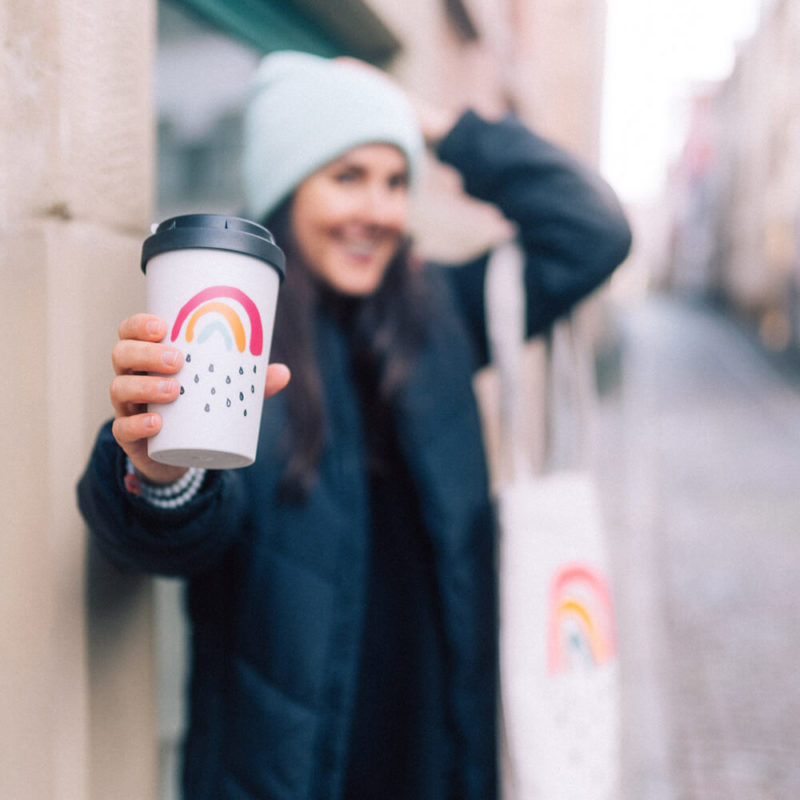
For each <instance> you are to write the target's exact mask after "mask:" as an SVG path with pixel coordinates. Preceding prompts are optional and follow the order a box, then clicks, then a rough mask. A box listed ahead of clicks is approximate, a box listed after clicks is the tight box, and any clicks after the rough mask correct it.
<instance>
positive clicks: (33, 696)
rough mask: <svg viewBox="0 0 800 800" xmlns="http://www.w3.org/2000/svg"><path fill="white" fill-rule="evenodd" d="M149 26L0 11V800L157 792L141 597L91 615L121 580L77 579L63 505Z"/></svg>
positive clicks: (101, 327) (142, 133)
mask: <svg viewBox="0 0 800 800" xmlns="http://www.w3.org/2000/svg"><path fill="white" fill-rule="evenodd" d="M152 23H153V8H152V5H151V4H150V3H148V2H144V3H123V2H121V1H120V0H102V1H101V0H81V2H74V0H30V1H29V2H25V3H22V2H14V3H3V4H2V5H1V6H0V30H2V31H3V33H4V38H3V53H2V58H0V98H2V101H0V102H2V110H3V113H2V116H0V120H1V121H0V142H1V143H2V144H1V145H0V175H1V176H2V186H0V275H1V276H2V277H1V278H0V280H1V281H2V288H0V298H2V299H0V302H2V305H3V318H4V321H5V326H6V330H7V331H8V333H9V337H8V343H9V345H10V355H11V357H10V359H9V360H8V362H7V367H8V370H7V373H6V380H5V385H6V387H7V388H6V391H5V392H4V393H3V399H2V418H3V419H4V421H5V422H4V425H3V433H2V453H3V454H4V457H5V463H4V465H3V475H2V481H0V487H2V488H0V492H2V495H1V496H0V508H2V509H3V524H2V535H0V693H1V694H2V697H3V701H2V704H0V797H8V798H25V800H39V799H40V798H41V799H42V800H45V798H46V800H60V799H61V798H63V799H64V800H76V799H78V798H89V797H92V798H108V797H115V798H127V797H130V798H137V800H139V799H140V798H143V797H147V796H152V794H153V792H152V791H151V789H152V787H153V782H154V775H155V769H154V768H155V763H154V761H155V758H154V753H155V748H154V744H153V717H154V714H153V711H154V710H153V707H152V704H150V706H149V707H148V702H147V698H148V697H149V696H150V693H149V692H144V693H141V694H139V695H138V696H137V695H135V694H132V693H129V692H126V691H123V687H126V686H128V687H129V686H131V685H134V686H135V685H136V684H144V685H145V687H147V686H148V685H150V686H151V685H152V678H151V674H152V670H151V667H150V663H151V659H150V654H149V651H148V645H147V643H148V640H149V631H148V628H149V618H148V607H149V590H148V587H147V586H146V585H144V584H135V583H131V581H130V579H128V580H127V581H125V582H124V585H125V587H126V591H125V592H123V593H120V592H117V591H116V588H115V589H114V591H113V592H112V593H111V594H113V595H114V596H115V598H116V599H115V601H114V603H113V604H112V603H110V602H101V603H98V602H97V601H98V598H99V597H100V595H99V592H100V591H101V587H102V586H103V585H104V586H106V587H108V586H113V585H116V584H122V583H123V582H122V580H121V578H120V577H119V576H117V575H115V574H113V573H111V572H109V571H108V570H104V571H102V572H100V571H97V570H90V568H89V559H88V555H87V547H86V540H85V533H84V528H83V525H82V522H81V520H80V517H79V514H78V511H77V508H76V504H75V484H76V482H77V479H78V476H79V475H80V472H81V470H82V469H83V466H84V463H85V459H86V456H87V454H88V452H89V449H90V446H91V441H92V439H93V437H94V435H95V433H96V431H97V428H98V427H99V425H100V423H101V421H102V420H103V419H104V418H106V417H108V416H109V415H110V413H111V409H110V406H109V404H108V400H107V392H106V391H105V390H104V389H101V388H99V387H103V386H107V385H108V381H109V380H110V377H111V366H110V358H109V352H110V348H111V345H112V343H113V337H114V332H115V331H116V326H117V324H118V321H119V319H121V318H122V316H123V315H124V310H125V309H128V308H129V307H130V301H131V297H135V296H136V294H137V293H139V292H141V289H142V281H141V278H140V275H139V274H138V268H137V259H138V249H139V246H140V242H141V238H142V235H143V232H144V231H145V230H146V227H147V224H148V223H149V218H150V208H151V193H152V192H151V183H152V181H151V173H152V166H153V147H152V130H151V128H152V125H151V110H150V107H151V103H150V69H151V59H152V54H153V46H154V39H153V34H152V27H153V25H152ZM109 596H110V595H109ZM87 597H88V598H91V600H92V601H93V602H91V603H87ZM106 599H108V597H107V598H106ZM115 731H116V732H124V736H123V737H122V738H120V737H118V736H114V733H115ZM123 748H124V751H123Z"/></svg>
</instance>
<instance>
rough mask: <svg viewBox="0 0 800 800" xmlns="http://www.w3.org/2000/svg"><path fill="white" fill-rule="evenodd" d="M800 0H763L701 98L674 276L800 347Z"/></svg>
mask: <svg viewBox="0 0 800 800" xmlns="http://www.w3.org/2000/svg"><path fill="white" fill-rule="evenodd" d="M798 69H800V5H798V3H796V2H793V0H771V2H768V3H765V4H764V9H763V12H762V16H761V23H760V25H759V27H758V30H757V31H756V32H755V34H754V35H753V36H752V37H751V38H750V39H748V41H746V42H744V43H743V44H742V45H741V47H740V50H739V53H738V56H737V59H736V64H735V66H734V69H733V72H732V74H731V75H730V77H729V78H727V79H726V80H725V81H723V82H722V83H720V84H719V85H717V86H713V87H706V88H705V89H704V90H703V92H702V93H701V94H699V95H698V97H697V99H696V101H695V107H694V115H693V118H692V119H693V124H692V126H691V128H690V132H689V137H688V139H687V143H686V147H685V149H684V153H683V158H682V159H681V160H680V162H679V163H678V164H677V165H676V170H675V175H674V180H673V183H672V187H671V189H672V192H673V198H674V203H673V206H674V208H675V209H676V210H678V211H679V213H676V214H675V216H674V226H673V238H672V245H673V249H672V253H671V263H670V272H669V279H670V281H671V282H672V283H673V285H677V286H679V287H682V288H686V287H690V288H691V289H692V290H694V291H701V292H704V293H708V294H711V295H712V296H714V297H717V298H719V299H721V300H722V301H724V302H725V303H726V304H727V305H729V306H730V307H731V308H733V309H735V310H736V312H737V313H739V314H740V315H741V316H742V317H743V318H744V319H746V320H747V321H748V322H749V323H750V324H752V326H753V328H754V329H755V330H756V331H757V332H758V333H759V335H760V337H761V339H762V341H763V342H764V344H765V345H766V346H767V347H769V348H771V349H774V350H779V351H785V350H789V349H794V350H800V190H798V187H800V84H798V81H797V73H798Z"/></svg>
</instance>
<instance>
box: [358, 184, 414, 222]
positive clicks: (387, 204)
mask: <svg viewBox="0 0 800 800" xmlns="http://www.w3.org/2000/svg"><path fill="white" fill-rule="evenodd" d="M405 206H406V199H405V197H403V196H402V193H401V192H399V191H397V190H392V189H390V188H388V187H385V186H370V187H367V189H366V191H365V192H364V197H363V198H362V213H363V215H364V218H365V221H368V222H370V223H371V224H373V225H391V226H398V225H402V224H403V221H404V219H405Z"/></svg>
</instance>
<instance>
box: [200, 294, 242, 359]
mask: <svg viewBox="0 0 800 800" xmlns="http://www.w3.org/2000/svg"><path fill="white" fill-rule="evenodd" d="M212 313H217V314H221V315H222V316H223V317H225V320H226V321H227V323H228V325H230V327H231V331H232V333H233V338H234V341H235V342H236V349H237V350H238V351H239V352H240V353H244V348H245V346H246V345H245V341H246V339H245V332H244V326H243V325H242V321H241V320H240V319H239V317H238V316H237V315H236V312H235V311H234V310H233V309H232V308H231V307H230V306H226V305H225V303H220V302H217V301H213V302H211V303H205V304H204V305H202V306H200V308H198V309H197V310H196V311H195V312H194V313H193V314H192V316H191V317H189V322H188V323H187V325H186V341H187V342H191V341H192V339H194V326H195V325H196V324H197V320H198V319H200V317H202V316H203V315H205V314H212Z"/></svg>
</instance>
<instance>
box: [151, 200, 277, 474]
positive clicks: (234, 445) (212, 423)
mask: <svg viewBox="0 0 800 800" xmlns="http://www.w3.org/2000/svg"><path fill="white" fill-rule="evenodd" d="M141 263H142V271H143V272H144V273H145V275H146V278H147V310H148V312H149V313H151V314H155V315H157V316H159V317H161V318H162V319H164V320H166V322H167V335H166V338H165V339H164V342H165V343H166V344H171V345H174V346H175V347H177V348H178V349H180V350H182V351H183V355H184V364H183V367H182V368H181V370H180V372H179V373H178V374H177V376H176V377H177V379H178V381H179V382H180V387H181V388H180V395H179V396H178V398H177V399H176V400H175V401H174V402H172V403H167V404H150V405H149V406H148V408H149V409H150V410H153V411H157V412H158V413H159V414H161V417H162V420H163V423H162V427H161V430H160V431H159V432H158V433H157V434H156V435H155V436H153V437H152V438H151V439H149V440H148V446H147V453H148V455H149V456H150V458H152V459H153V460H154V461H158V462H160V463H162V464H170V465H172V466H178V467H206V468H209V469H232V468H235V467H245V466H248V465H249V464H252V463H253V462H254V461H255V458H256V448H257V445H258V432H259V428H260V424H261V405H262V402H263V399H264V384H265V380H266V373H267V365H268V363H269V350H270V343H271V341H272V328H273V323H274V321H275V307H276V304H277V298H278V289H279V287H280V284H281V281H282V280H283V276H284V265H285V259H284V255H283V252H282V251H281V249H280V248H279V247H278V246H277V245H276V244H275V240H274V239H273V237H272V234H271V233H270V232H269V231H268V230H267V229H266V228H264V227H262V226H261V225H258V224H256V223H255V222H251V221H250V220H246V219H241V218H239V217H230V216H225V215H220V214H186V215H183V216H178V217H172V218H170V219H167V220H165V221H164V222H161V223H160V224H159V225H158V226H157V227H156V228H155V230H154V232H153V235H152V236H150V237H148V238H147V239H146V240H145V242H144V245H143V246H142V262H141Z"/></svg>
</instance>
